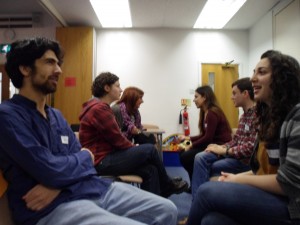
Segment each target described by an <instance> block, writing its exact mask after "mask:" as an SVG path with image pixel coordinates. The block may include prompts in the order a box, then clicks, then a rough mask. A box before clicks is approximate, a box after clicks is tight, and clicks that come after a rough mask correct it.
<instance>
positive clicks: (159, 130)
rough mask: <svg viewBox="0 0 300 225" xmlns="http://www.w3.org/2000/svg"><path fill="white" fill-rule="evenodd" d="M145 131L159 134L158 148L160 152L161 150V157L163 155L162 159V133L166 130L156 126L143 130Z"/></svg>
mask: <svg viewBox="0 0 300 225" xmlns="http://www.w3.org/2000/svg"><path fill="white" fill-rule="evenodd" d="M143 132H144V133H146V134H147V133H148V134H154V135H156V136H157V142H158V143H157V148H158V149H157V150H158V152H159V155H160V157H161V159H163V151H162V142H163V141H162V135H163V133H165V131H164V130H162V129H156V128H151V129H147V130H145V131H143Z"/></svg>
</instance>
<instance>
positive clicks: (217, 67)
mask: <svg viewBox="0 0 300 225" xmlns="http://www.w3.org/2000/svg"><path fill="white" fill-rule="evenodd" d="M201 68H202V79H201V80H202V85H210V86H211V87H212V88H213V90H214V92H215V95H216V97H217V99H218V102H219V104H220V106H221V108H222V109H223V111H224V113H225V115H226V117H227V119H228V121H229V124H230V126H231V128H235V127H237V126H238V120H239V116H238V108H236V107H235V106H234V104H233V103H232V101H231V93H232V88H231V84H232V83H233V82H234V81H236V80H237V79H238V77H239V75H238V65H236V64H231V65H227V66H226V65H224V64H206V63H203V64H201Z"/></svg>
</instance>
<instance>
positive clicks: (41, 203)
mask: <svg viewBox="0 0 300 225" xmlns="http://www.w3.org/2000/svg"><path fill="white" fill-rule="evenodd" d="M6 59H7V60H6V64H5V69H6V71H7V74H8V76H9V77H10V79H11V81H12V83H13V84H14V86H15V87H16V88H18V89H19V93H18V94H15V95H14V96H13V97H12V98H11V99H9V100H7V101H5V102H3V103H2V104H1V105H0V127H1V129H0V169H1V170H2V171H3V175H4V177H5V179H6V180H7V182H8V189H7V196H8V202H9V207H10V209H11V212H12V217H13V219H14V222H15V224H24V225H32V224H37V225H45V224H53V225H54V224H55V225H60V224H64V225H79V224H100V225H107V224H128V225H133V224H161V225H165V224H170V225H171V224H172V225H174V224H176V220H177V209H176V206H175V205H174V204H173V203H172V202H171V201H170V200H167V199H165V198H162V197H159V196H157V195H153V194H151V193H149V192H145V191H142V190H140V189H138V188H135V187H133V186H131V185H128V184H125V183H121V182H111V181H110V180H108V179H104V178H99V177H98V176H97V172H96V170H95V169H94V165H93V161H94V156H93V154H92V153H91V152H90V151H89V149H86V148H81V146H80V144H79V142H78V140H77V139H76V137H75V135H74V133H73V132H72V130H71V128H70V126H69V125H68V123H67V121H66V120H65V119H64V118H63V116H62V114H61V113H60V112H59V111H58V110H57V109H54V108H51V107H50V106H48V105H46V97H47V95H48V94H50V93H53V92H55V91H56V88H57V84H58V81H59V78H60V76H61V74H62V70H61V63H62V59H63V53H62V49H61V47H60V45H59V44H58V43H57V42H56V41H52V40H49V39H46V38H41V37H37V38H31V39H24V40H19V41H16V42H14V43H12V47H11V50H10V52H9V53H8V54H7V56H6Z"/></svg>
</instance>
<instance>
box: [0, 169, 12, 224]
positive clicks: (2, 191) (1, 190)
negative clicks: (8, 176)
mask: <svg viewBox="0 0 300 225" xmlns="http://www.w3.org/2000/svg"><path fill="white" fill-rule="evenodd" d="M6 189H7V182H6V180H5V179H4V178H3V175H2V171H1V170H0V218H1V219H0V225H13V221H12V219H11V214H10V210H9V207H8V202H7V198H6Z"/></svg>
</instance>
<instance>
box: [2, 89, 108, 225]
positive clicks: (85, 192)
mask: <svg viewBox="0 0 300 225" xmlns="http://www.w3.org/2000/svg"><path fill="white" fill-rule="evenodd" d="M45 111H46V113H47V119H46V118H45V117H43V116H42V114H41V113H40V112H39V111H38V110H37V109H36V103H35V102H33V101H31V100H29V99H27V98H25V97H23V96H21V95H14V96H13V98H12V99H10V100H8V101H5V102H3V103H2V104H0V169H1V170H2V171H3V174H4V177H5V179H6V180H7V181H8V184H9V185H8V191H7V194H8V200H9V205H10V208H11V211H12V214H13V218H14V220H15V222H16V224H26V225H27V224H28V225H31V224H35V223H36V222H37V221H38V220H39V219H41V218H42V217H43V216H45V215H47V214H48V213H49V212H50V211H51V210H53V209H54V208H55V207H56V206H58V205H59V204H61V203H63V202H67V201H72V200H75V199H94V198H99V197H101V196H102V195H103V194H105V193H106V191H107V188H108V186H109V185H110V182H109V181H107V180H103V179H99V178H98V177H97V173H96V171H95V169H94V166H93V162H92V159H91V156H90V153H89V152H87V151H81V146H80V144H79V142H78V140H77V139H76V137H75V135H74V133H73V131H72V130H71V129H70V127H69V125H68V123H67V122H66V120H65V119H64V118H63V116H62V115H61V113H60V112H59V111H58V110H56V109H53V108H51V107H48V106H46V108H45ZM37 184H41V185H44V186H46V187H48V188H54V189H60V190H61V193H60V194H59V196H58V197H57V198H56V199H55V200H54V201H53V202H52V203H51V204H50V205H49V206H47V207H46V208H45V209H43V210H41V211H38V212H35V211H32V210H29V209H28V208H27V207H26V203H25V201H24V200H22V196H24V195H25V194H26V193H27V192H28V191H29V190H30V189H31V188H33V187H34V186H35V185H37ZM69 216H71V215H69Z"/></svg>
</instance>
